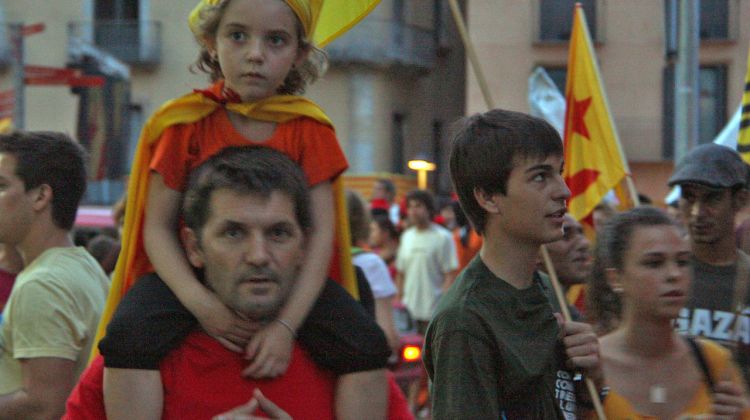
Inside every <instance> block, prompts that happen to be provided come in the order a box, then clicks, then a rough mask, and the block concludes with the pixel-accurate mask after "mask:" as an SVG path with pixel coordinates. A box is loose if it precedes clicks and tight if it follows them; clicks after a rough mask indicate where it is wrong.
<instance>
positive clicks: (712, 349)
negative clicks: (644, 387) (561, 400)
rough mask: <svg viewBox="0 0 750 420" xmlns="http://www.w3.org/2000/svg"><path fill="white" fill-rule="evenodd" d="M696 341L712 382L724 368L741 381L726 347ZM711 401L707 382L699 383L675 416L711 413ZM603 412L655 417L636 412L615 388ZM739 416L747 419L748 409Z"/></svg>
mask: <svg viewBox="0 0 750 420" xmlns="http://www.w3.org/2000/svg"><path fill="white" fill-rule="evenodd" d="M697 341H698V345H699V347H700V349H701V351H702V352H703V357H704V358H705V359H706V364H707V365H708V370H709V371H710V372H711V377H712V378H713V380H714V383H716V382H717V381H718V380H719V379H718V378H721V377H722V376H723V375H725V371H726V369H731V370H732V377H733V378H734V381H735V382H738V383H739V381H742V378H741V377H740V376H739V371H738V370H737V367H736V366H735V365H734V363H733V362H732V356H731V354H730V353H729V351H728V350H727V349H725V348H724V347H722V346H720V345H719V344H716V343H714V342H712V341H709V340H702V339H699V340H697ZM696 363H697V362H696ZM712 403H713V398H712V395H711V390H710V389H709V388H708V384H707V383H705V382H704V383H703V384H701V386H700V388H698V391H697V392H696V393H695V395H693V398H692V399H691V400H690V403H689V404H688V405H687V407H685V409H684V410H683V411H682V413H680V414H679V415H678V416H677V417H681V416H697V415H700V414H703V415H706V414H711V404H712ZM604 413H605V414H606V415H607V419H609V420H646V419H656V417H655V416H649V415H646V414H641V413H639V412H637V411H636V410H635V408H634V407H633V406H632V405H631V404H630V401H628V400H626V399H625V398H624V397H623V396H622V395H620V394H618V393H617V390H616V389H612V390H611V391H610V392H609V395H607V398H606V399H605V400H604ZM740 418H741V419H743V420H749V419H750V410H745V411H744V412H743V413H742V415H741V416H740Z"/></svg>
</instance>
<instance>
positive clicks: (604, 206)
mask: <svg viewBox="0 0 750 420" xmlns="http://www.w3.org/2000/svg"><path fill="white" fill-rule="evenodd" d="M615 214H617V209H616V208H615V206H614V205H612V204H611V203H609V202H607V201H602V202H601V203H599V204H597V205H596V207H594V211H593V212H592V213H591V217H592V220H593V222H594V229H596V231H597V232H599V229H601V227H602V226H604V224H605V223H607V220H609V218H610V217H612V216H614V215H615Z"/></svg>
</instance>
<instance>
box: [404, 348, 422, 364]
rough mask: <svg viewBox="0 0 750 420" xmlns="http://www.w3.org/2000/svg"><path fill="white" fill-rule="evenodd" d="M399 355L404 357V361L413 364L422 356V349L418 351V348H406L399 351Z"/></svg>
mask: <svg viewBox="0 0 750 420" xmlns="http://www.w3.org/2000/svg"><path fill="white" fill-rule="evenodd" d="M401 354H402V355H403V357H404V361H406V362H413V361H415V360H419V358H420V357H421V356H422V349H420V348H419V346H406V347H404V349H403V350H401Z"/></svg>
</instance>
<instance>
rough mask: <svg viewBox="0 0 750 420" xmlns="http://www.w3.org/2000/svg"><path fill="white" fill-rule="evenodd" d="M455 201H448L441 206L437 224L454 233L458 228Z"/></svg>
mask: <svg viewBox="0 0 750 420" xmlns="http://www.w3.org/2000/svg"><path fill="white" fill-rule="evenodd" d="M454 203H455V201H453V200H452V199H451V200H448V201H445V202H443V204H442V205H441V206H440V212H439V213H438V216H437V218H436V219H439V220H438V221H437V222H438V223H439V224H441V225H443V227H444V228H446V229H448V230H449V231H451V232H453V231H454V230H455V229H456V228H457V227H458V225H457V223H456V211H455V207H454V205H453V204H454Z"/></svg>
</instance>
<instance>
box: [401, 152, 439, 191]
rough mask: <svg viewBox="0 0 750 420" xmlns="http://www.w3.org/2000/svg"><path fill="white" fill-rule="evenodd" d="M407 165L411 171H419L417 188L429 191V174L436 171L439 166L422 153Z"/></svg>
mask: <svg viewBox="0 0 750 420" xmlns="http://www.w3.org/2000/svg"><path fill="white" fill-rule="evenodd" d="M407 165H408V166H409V169H411V170H413V171H417V187H418V188H419V189H420V190H424V189H427V172H431V171H434V170H435V168H436V167H437V166H436V165H435V164H434V163H432V162H430V161H429V160H427V156H425V155H424V154H421V153H420V154H418V155H417V156H415V157H414V159H412V160H410V161H409V162H408V163H407Z"/></svg>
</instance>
